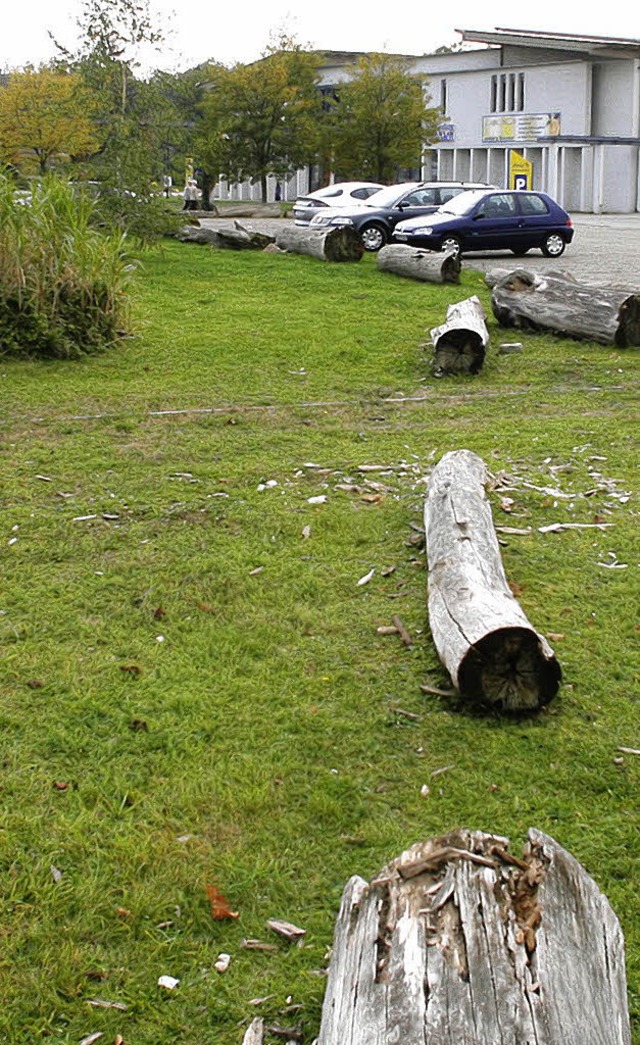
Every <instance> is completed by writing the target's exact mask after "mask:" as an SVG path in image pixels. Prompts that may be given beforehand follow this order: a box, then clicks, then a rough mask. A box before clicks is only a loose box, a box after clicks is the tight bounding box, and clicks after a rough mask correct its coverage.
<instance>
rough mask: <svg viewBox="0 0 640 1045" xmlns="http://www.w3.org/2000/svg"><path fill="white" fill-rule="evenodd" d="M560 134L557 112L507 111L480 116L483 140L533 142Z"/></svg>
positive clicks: (558, 114)
mask: <svg viewBox="0 0 640 1045" xmlns="http://www.w3.org/2000/svg"><path fill="white" fill-rule="evenodd" d="M556 134H560V113H559V112H509V113H496V114H494V115H493V116H483V117H482V140H483V141H485V142H508V141H520V142H523V141H525V142H527V141H528V142H534V141H537V140H538V138H545V137H547V136H548V135H553V136H555V135H556Z"/></svg>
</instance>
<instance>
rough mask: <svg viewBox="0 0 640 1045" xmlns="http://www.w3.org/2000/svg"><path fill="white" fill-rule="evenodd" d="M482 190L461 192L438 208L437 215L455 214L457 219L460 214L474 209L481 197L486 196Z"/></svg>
mask: <svg viewBox="0 0 640 1045" xmlns="http://www.w3.org/2000/svg"><path fill="white" fill-rule="evenodd" d="M486 195H487V194H486V191H485V190H484V189H479V190H473V189H471V190H469V191H468V192H461V193H460V194H459V195H458V196H454V197H453V199H452V200H448V201H447V203H445V204H444V206H443V207H440V210H439V211H438V213H439V214H456V215H457V216H458V217H459V216H460V215H462V214H468V213H469V212H470V211H471V210H473V208H474V207H475V205H476V203H478V202H479V201H480V200H481V199H482V197H483V196H486Z"/></svg>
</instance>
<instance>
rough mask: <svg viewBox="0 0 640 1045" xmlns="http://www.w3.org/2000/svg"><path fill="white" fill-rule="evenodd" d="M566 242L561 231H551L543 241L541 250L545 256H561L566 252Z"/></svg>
mask: <svg viewBox="0 0 640 1045" xmlns="http://www.w3.org/2000/svg"><path fill="white" fill-rule="evenodd" d="M565 247H566V243H565V241H564V239H563V238H562V236H561V235H560V233H559V232H550V233H549V235H548V236H545V238H544V240H543V241H542V245H541V247H540V250H541V251H542V253H543V254H544V256H545V258H559V257H560V255H561V254H564V248H565Z"/></svg>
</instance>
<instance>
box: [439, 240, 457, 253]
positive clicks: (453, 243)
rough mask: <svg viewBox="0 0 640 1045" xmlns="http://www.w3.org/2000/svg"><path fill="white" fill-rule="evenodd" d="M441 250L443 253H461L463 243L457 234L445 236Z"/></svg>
mask: <svg viewBox="0 0 640 1045" xmlns="http://www.w3.org/2000/svg"><path fill="white" fill-rule="evenodd" d="M440 250H441V251H442V253H443V254H456V255H457V254H461V253H462V243H461V242H460V240H459V239H458V237H457V236H445V238H444V239H443V241H442V243H441V244H440Z"/></svg>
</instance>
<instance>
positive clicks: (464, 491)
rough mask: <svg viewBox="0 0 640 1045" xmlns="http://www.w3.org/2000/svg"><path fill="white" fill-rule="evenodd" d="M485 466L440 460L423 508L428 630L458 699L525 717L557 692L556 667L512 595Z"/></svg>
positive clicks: (477, 461) (456, 458)
mask: <svg viewBox="0 0 640 1045" xmlns="http://www.w3.org/2000/svg"><path fill="white" fill-rule="evenodd" d="M488 478H489V475H488V472H487V469H486V466H485V463H484V461H483V460H482V458H481V457H478V455H477V454H474V453H472V452H471V451H470V450H456V451H453V452H452V453H448V454H445V455H444V457H443V458H442V459H441V460H440V461H439V463H438V464H437V465H436V466H435V468H434V469H433V472H432V473H431V476H430V479H429V485H428V487H427V496H426V499H425V507H424V522H425V535H426V551H427V563H428V567H429V579H428V587H429V625H430V628H431V634H432V636H433V641H434V644H435V647H436V650H437V651H438V656H439V657H440V659H441V661H442V663H443V664H444V666H445V667H446V669H447V671H448V672H449V674H450V676H451V679H452V681H453V684H454V686H455V687H456V689H457V690H458V692H459V693H460V696H461V697H462V698H463V700H465V701H466V702H467V703H469V704H470V705H473V706H475V707H477V708H485V709H486V708H496V709H498V710H503V711H508V712H522V711H532V710H534V709H536V708H539V707H542V706H543V705H545V704H547V703H548V702H549V701H550V700H551V699H552V698H553V697H554V696H555V694H556V693H557V691H558V685H559V682H560V678H561V674H562V673H561V670H560V665H559V664H558V662H557V660H556V658H555V656H554V653H553V650H552V649H551V647H550V646H549V644H548V642H547V640H546V639H545V638H544V637H543V636H542V635H539V634H538V633H537V632H536V631H535V629H534V628H533V627H532V625H531V624H530V623H529V621H528V620H527V617H526V616H525V613H524V610H523V609H522V607H521V606H520V604H519V603H518V601H517V599H516V598H515V596H514V595H513V593H512V592H511V589H510V588H509V584H508V582H507V578H506V576H505V572H504V566H503V564H502V559H501V557H500V549H499V546H498V539H497V537H496V533H495V530H494V527H493V519H492V516H491V507H490V505H489V501H488V499H487V494H486V484H487V481H488Z"/></svg>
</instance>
